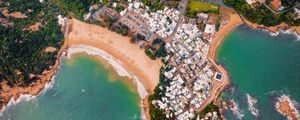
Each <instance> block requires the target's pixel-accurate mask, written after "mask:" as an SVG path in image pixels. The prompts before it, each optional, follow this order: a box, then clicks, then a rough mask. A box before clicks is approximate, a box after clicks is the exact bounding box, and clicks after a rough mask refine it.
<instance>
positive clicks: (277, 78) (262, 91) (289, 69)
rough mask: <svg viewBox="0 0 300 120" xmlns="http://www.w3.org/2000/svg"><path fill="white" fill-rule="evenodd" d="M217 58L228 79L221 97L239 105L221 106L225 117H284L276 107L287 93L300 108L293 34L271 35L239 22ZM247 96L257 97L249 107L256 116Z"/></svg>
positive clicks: (299, 58) (299, 60)
mask: <svg viewBox="0 0 300 120" xmlns="http://www.w3.org/2000/svg"><path fill="white" fill-rule="evenodd" d="M217 62H218V63H220V64H223V65H224V67H225V68H226V69H227V70H228V72H229V77H230V82H231V85H230V86H229V87H227V89H226V90H225V92H223V93H222V95H221V97H220V98H221V99H223V100H225V101H227V104H229V101H230V100H233V101H234V102H235V103H236V105H237V106H238V107H237V109H236V111H235V112H233V111H232V110H224V115H225V117H226V118H227V119H228V120H234V119H245V120H253V119H262V120H284V119H286V117H284V116H282V115H281V114H280V113H279V112H277V110H276V109H275V103H276V101H277V99H278V97H280V96H281V95H287V96H289V97H290V98H291V99H292V100H294V104H295V105H296V107H297V109H298V111H299V110H300V108H299V106H298V105H297V102H300V89H299V88H300V87H299V86H300V41H299V39H298V38H297V37H296V36H295V35H293V34H283V33H282V32H281V33H280V34H279V35H278V36H271V35H270V34H269V32H266V31H264V30H261V29H257V30H253V29H251V28H249V27H247V26H245V25H242V26H239V27H237V28H235V29H234V30H233V31H231V32H230V33H229V34H228V35H227V36H226V37H225V38H224V42H223V43H222V44H221V46H220V48H219V50H218V53H217ZM247 96H248V97H249V98H254V99H256V100H257V102H256V103H255V102H253V103H254V104H253V106H252V107H253V108H254V109H251V110H252V112H253V111H255V110H257V111H256V112H258V115H257V116H255V115H253V114H252V113H251V112H250V110H249V102H248V98H247Z"/></svg>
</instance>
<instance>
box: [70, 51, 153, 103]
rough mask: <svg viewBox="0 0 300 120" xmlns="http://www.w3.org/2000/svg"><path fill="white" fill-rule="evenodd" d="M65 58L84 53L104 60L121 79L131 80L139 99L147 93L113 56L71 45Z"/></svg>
mask: <svg viewBox="0 0 300 120" xmlns="http://www.w3.org/2000/svg"><path fill="white" fill-rule="evenodd" d="M67 53H68V54H67V58H68V59H69V58H70V57H71V56H72V55H74V54H77V53H86V54H88V55H91V56H95V57H100V58H102V59H104V60H105V62H106V63H108V64H109V65H111V67H112V68H113V69H114V71H116V72H117V74H118V76H121V77H128V78H129V79H131V80H133V82H134V84H135V85H136V86H137V92H138V94H139V96H140V98H141V99H144V98H145V97H146V96H147V95H148V92H147V91H146V89H145V87H144V85H143V84H142V83H141V82H140V80H139V79H138V78H137V77H136V75H134V73H131V72H130V71H127V70H126V69H125V68H124V67H123V66H122V64H123V63H122V62H121V61H120V60H118V59H116V58H114V57H113V56H111V55H109V54H108V53H107V52H105V51H103V50H101V49H98V48H95V47H91V46H87V45H73V46H71V47H69V49H68V50H67Z"/></svg>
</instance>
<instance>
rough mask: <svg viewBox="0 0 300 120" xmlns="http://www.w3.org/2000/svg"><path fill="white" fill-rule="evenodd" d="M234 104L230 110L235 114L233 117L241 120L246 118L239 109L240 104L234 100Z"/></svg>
mask: <svg viewBox="0 0 300 120" xmlns="http://www.w3.org/2000/svg"><path fill="white" fill-rule="evenodd" d="M230 101H231V102H232V104H233V107H232V108H230V109H231V110H232V112H233V115H235V116H236V117H237V118H238V119H239V120H242V119H243V118H244V113H243V111H242V110H241V109H240V108H239V106H238V104H237V103H236V102H235V101H234V100H230Z"/></svg>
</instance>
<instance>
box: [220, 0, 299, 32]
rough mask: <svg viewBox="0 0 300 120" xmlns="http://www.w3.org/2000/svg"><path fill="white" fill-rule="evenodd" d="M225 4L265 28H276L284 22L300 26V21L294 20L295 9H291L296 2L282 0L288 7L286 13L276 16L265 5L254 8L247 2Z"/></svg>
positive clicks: (240, 0) (234, 0) (230, 1)
mask: <svg viewBox="0 0 300 120" xmlns="http://www.w3.org/2000/svg"><path fill="white" fill-rule="evenodd" d="M223 1H224V3H225V4H226V5H228V6H230V7H233V8H234V9H235V10H236V11H237V12H238V13H239V14H240V15H242V16H243V17H245V18H246V19H247V20H249V21H251V22H253V23H258V24H263V25H265V26H275V25H278V24H280V23H282V22H286V23H287V24H289V25H293V26H296V25H300V20H299V19H298V20H294V19H293V9H289V7H291V6H293V5H295V4H296V0H282V4H283V5H284V6H285V7H286V10H287V11H285V12H284V13H278V14H275V13H273V12H272V11H271V10H269V9H268V8H267V7H265V6H264V5H254V8H252V7H251V6H250V5H249V4H247V3H246V1H245V0H223Z"/></svg>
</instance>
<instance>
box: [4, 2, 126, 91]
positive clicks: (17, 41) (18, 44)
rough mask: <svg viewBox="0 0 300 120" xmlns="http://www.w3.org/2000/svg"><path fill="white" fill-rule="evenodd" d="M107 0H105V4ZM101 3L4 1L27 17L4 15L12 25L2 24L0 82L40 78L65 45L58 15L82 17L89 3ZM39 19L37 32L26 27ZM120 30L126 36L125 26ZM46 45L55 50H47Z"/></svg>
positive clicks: (20, 83) (24, 83) (25, 83)
mask: <svg viewBox="0 0 300 120" xmlns="http://www.w3.org/2000/svg"><path fill="white" fill-rule="evenodd" d="M105 2H108V0H104V3H105ZM96 3H97V4H99V5H101V4H100V1H99V0H49V1H48V0H44V1H43V2H42V3H40V2H39V0H33V1H24V0H2V1H1V2H0V8H7V9H8V10H9V13H12V12H22V13H23V14H25V15H26V16H28V18H14V17H9V16H7V17H6V16H4V15H3V14H2V13H0V17H1V18H2V19H6V20H8V21H10V22H13V23H14V25H12V26H7V27H4V26H0V33H1V36H0V45H1V46H0V57H1V58H0V82H2V81H8V84H9V85H10V86H15V85H18V86H23V87H24V86H28V85H29V84H31V83H32V82H34V81H36V80H38V79H39V78H38V75H40V74H41V73H42V72H43V71H45V70H49V69H50V66H52V65H54V63H55V60H56V59H57V57H58V56H57V54H58V50H59V49H60V48H61V46H62V44H63V39H64V38H63V33H62V32H61V30H60V26H59V25H58V23H57V17H56V16H58V15H60V14H61V15H63V16H68V17H75V18H77V19H80V20H82V19H83V14H85V13H87V12H88V11H89V7H90V5H93V4H96ZM37 22H40V23H41V24H42V26H41V27H40V29H38V30H37V31H35V32H32V31H29V30H26V29H25V28H27V27H29V26H31V25H33V24H35V23H37ZM121 28H122V29H121V30H123V31H117V32H119V33H121V34H123V35H126V34H127V33H126V32H127V31H126V29H127V28H126V27H125V26H121ZM47 47H54V48H56V51H55V52H45V49H46V48H47Z"/></svg>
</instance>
